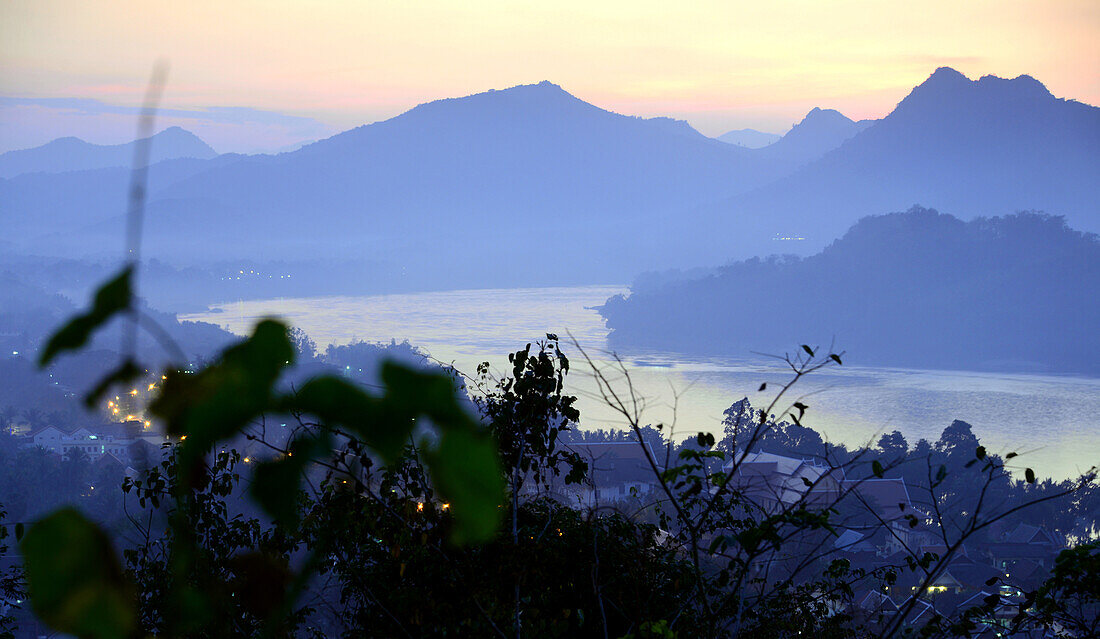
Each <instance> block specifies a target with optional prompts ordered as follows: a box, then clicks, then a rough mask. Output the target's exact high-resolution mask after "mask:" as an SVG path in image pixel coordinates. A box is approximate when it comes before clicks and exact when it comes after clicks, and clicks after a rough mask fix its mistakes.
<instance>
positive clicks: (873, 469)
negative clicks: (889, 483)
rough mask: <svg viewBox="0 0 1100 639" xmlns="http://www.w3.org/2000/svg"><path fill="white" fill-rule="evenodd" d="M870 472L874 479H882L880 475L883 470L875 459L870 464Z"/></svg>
mask: <svg viewBox="0 0 1100 639" xmlns="http://www.w3.org/2000/svg"><path fill="white" fill-rule="evenodd" d="M871 472H873V473H874V474H875V477H878V478H879V479H882V474H883V472H884V470H883V468H882V464H881V463H879V461H878V460H877V459H876V460H874V461H873V462H871Z"/></svg>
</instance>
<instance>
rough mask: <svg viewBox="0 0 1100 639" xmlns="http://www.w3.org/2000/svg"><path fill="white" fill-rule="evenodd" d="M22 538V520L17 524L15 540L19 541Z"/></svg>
mask: <svg viewBox="0 0 1100 639" xmlns="http://www.w3.org/2000/svg"><path fill="white" fill-rule="evenodd" d="M22 539H23V522H21V521H20V522H17V523H16V524H15V541H17V542H18V541H20V540H22Z"/></svg>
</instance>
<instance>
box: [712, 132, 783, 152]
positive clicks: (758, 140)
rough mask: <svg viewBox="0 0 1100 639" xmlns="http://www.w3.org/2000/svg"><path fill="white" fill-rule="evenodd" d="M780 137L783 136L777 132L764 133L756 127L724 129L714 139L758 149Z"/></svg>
mask: <svg viewBox="0 0 1100 639" xmlns="http://www.w3.org/2000/svg"><path fill="white" fill-rule="evenodd" d="M782 137H783V136H782V135H780V134H778V133H766V132H764V131H757V130H756V129H736V130H734V131H726V132H725V133H723V134H722V135H719V136H718V137H716V138H714V139H715V140H720V141H722V142H725V143H726V144H734V145H737V146H743V147H745V148H746V149H759V148H763V147H765V146H768V145H769V144H773V143H775V142H776V141H777V140H779V139H780V138H782Z"/></svg>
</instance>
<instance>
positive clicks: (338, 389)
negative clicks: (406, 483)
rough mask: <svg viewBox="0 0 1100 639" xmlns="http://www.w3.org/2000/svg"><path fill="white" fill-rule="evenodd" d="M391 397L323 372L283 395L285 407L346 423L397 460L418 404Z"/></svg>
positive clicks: (373, 446) (388, 458)
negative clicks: (377, 395) (404, 403)
mask: <svg viewBox="0 0 1100 639" xmlns="http://www.w3.org/2000/svg"><path fill="white" fill-rule="evenodd" d="M453 392H454V391H453V389H452V390H451V393H452V394H453ZM389 400H390V398H389V397H388V396H387V397H386V398H382V399H380V398H377V397H373V396H371V395H368V394H367V393H366V392H364V391H363V389H361V388H360V387H358V386H356V385H355V384H352V383H351V382H348V381H346V380H343V379H340V378H338V377H331V376H323V377H316V378H314V379H311V380H309V381H308V382H306V383H305V385H303V386H302V388H301V389H299V390H298V392H297V393H295V394H294V395H293V396H288V397H285V398H283V399H282V401H281V408H282V409H283V410H287V411H292V412H302V413H310V414H312V415H315V416H317V417H318V418H320V420H321V421H323V422H325V423H327V424H328V425H330V426H342V427H344V428H346V429H347V430H348V431H350V432H351V434H354V435H356V436H357V437H359V438H360V439H362V440H363V443H365V444H366V445H367V446H369V447H370V448H371V449H373V450H374V451H375V452H377V453H378V454H380V455H381V456H382V458H383V459H384V460H386V461H393V460H394V459H396V458H397V457H398V455H400V453H401V450H402V448H403V447H404V446H405V444H407V443H408V438H409V435H410V434H411V433H412V429H413V425H414V423H415V421H414V420H415V419H416V417H417V414H418V411H417V410H416V407H415V406H412V405H402V404H400V403H398V402H393V401H389ZM451 401H452V402H453V401H454V400H453V398H452V400H451Z"/></svg>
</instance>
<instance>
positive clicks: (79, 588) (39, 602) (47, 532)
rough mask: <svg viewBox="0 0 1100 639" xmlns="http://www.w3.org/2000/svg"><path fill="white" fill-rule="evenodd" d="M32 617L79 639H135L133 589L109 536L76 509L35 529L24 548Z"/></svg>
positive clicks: (28, 534)
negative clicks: (119, 562) (32, 608)
mask: <svg viewBox="0 0 1100 639" xmlns="http://www.w3.org/2000/svg"><path fill="white" fill-rule="evenodd" d="M20 547H21V549H22V551H23V559H24V566H25V569H26V575H27V589H28V591H29V593H30V600H31V605H32V606H33V607H34V612H35V614H36V615H38V617H39V618H41V619H42V621H44V622H45V623H47V624H48V625H49V626H50V627H51V628H53V629H54V630H57V631H59V632H63V633H68V634H72V635H76V636H77V637H95V638H99V639H107V638H121V637H131V636H134V635H136V634H137V630H138V621H137V610H136V599H135V598H134V595H133V588H132V586H131V585H130V583H129V582H128V581H127V579H126V577H125V576H124V574H123V572H122V568H121V567H120V566H119V564H118V561H117V559H116V558H115V553H114V549H113V548H112V547H111V542H110V540H109V539H108V538H107V535H106V534H104V533H103V531H101V530H100V529H99V528H98V527H96V525H95V524H93V523H92V522H90V521H88V520H87V519H85V518H84V516H83V515H81V514H80V513H79V512H77V511H76V510H74V509H72V508H65V509H62V510H59V511H57V512H55V513H53V514H52V515H50V516H49V517H46V518H45V519H43V520H41V521H39V522H38V523H36V524H34V525H32V526H31V527H30V530H28V531H27V534H26V537H25V538H24V539H23V543H22V544H21V546H20Z"/></svg>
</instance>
